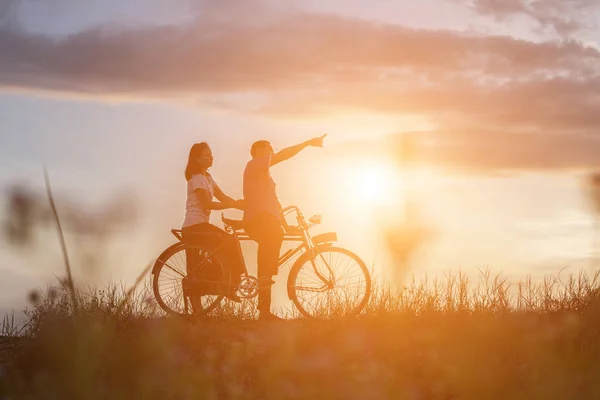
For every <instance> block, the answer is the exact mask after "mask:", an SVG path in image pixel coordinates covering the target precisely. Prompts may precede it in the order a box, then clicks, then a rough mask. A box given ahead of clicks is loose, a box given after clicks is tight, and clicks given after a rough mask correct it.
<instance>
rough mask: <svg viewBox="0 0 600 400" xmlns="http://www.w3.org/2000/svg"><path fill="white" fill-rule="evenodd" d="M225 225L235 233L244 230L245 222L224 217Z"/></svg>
mask: <svg viewBox="0 0 600 400" xmlns="http://www.w3.org/2000/svg"><path fill="white" fill-rule="evenodd" d="M222 219H223V223H224V224H225V225H227V226H230V227H231V229H233V230H234V231H241V230H243V229H244V221H240V220H238V219H229V218H225V217H223V218H222Z"/></svg>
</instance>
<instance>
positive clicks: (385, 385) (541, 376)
mask: <svg viewBox="0 0 600 400" xmlns="http://www.w3.org/2000/svg"><path fill="white" fill-rule="evenodd" d="M597 278H598V276H595V277H593V278H588V277H586V276H584V275H579V276H572V277H570V278H569V279H568V280H566V281H560V280H558V279H557V278H548V279H546V280H544V281H542V282H539V283H535V282H532V281H531V280H526V281H524V282H521V283H520V284H517V285H512V286H510V285H508V284H507V283H506V282H505V281H502V280H500V279H499V278H497V277H491V276H490V275H489V274H484V276H483V279H482V281H481V282H477V283H471V282H469V280H468V279H467V278H466V277H465V276H464V275H456V276H448V277H447V278H446V279H444V280H442V281H434V282H426V281H421V282H416V281H413V282H412V283H410V284H409V285H408V286H406V287H405V288H404V289H403V290H402V291H400V292H399V293H392V292H390V291H388V290H384V289H382V288H376V290H375V293H374V296H373V299H372V301H371V303H370V305H369V307H368V309H367V310H366V312H365V313H364V314H363V315H361V316H360V317H358V318H352V319H337V320H332V321H326V322H323V321H321V322H319V321H307V320H301V319H298V320H292V321H288V322H281V323H277V322H271V323H261V322H258V321H255V320H253V314H252V311H251V309H250V308H249V307H248V308H244V307H242V308H239V309H237V310H238V311H237V314H236V313H235V312H233V311H231V312H222V313H221V314H220V315H218V316H216V317H214V318H211V319H204V320H196V321H192V320H185V319H177V318H164V317H162V316H161V314H160V312H159V311H158V310H156V308H155V307H154V303H153V301H152V300H151V298H149V297H147V295H146V291H145V290H140V291H138V292H137V293H136V294H135V295H134V296H132V297H131V298H130V299H129V300H128V301H126V303H125V304H124V306H123V307H121V308H119V303H120V301H121V300H122V298H123V296H124V294H125V290H124V289H123V288H120V287H118V286H116V287H111V288H108V289H104V290H89V291H88V292H87V293H86V294H81V293H80V294H79V305H80V312H79V314H77V315H74V314H73V307H72V305H71V298H70V296H69V295H68V293H66V292H63V291H55V290H51V291H49V292H47V293H46V294H44V295H41V296H32V299H31V300H32V302H33V303H34V305H33V306H32V308H31V309H29V310H28V311H27V313H28V316H29V317H30V322H29V324H28V326H27V327H26V329H25V330H24V331H23V332H22V335H21V336H19V337H14V332H15V330H14V329H13V328H11V324H10V320H9V319H5V321H4V326H3V331H4V335H5V337H4V339H3V341H2V343H1V344H0V399H1V398H10V399H22V398H27V399H38V398H40V399H142V398H143V399H198V398H202V399H229V398H231V399H309V398H310V399H316V398H327V399H386V398H390V399H391V398H393V399H507V398H510V399H515V398H523V399H567V398H577V399H582V398H590V399H597V398H600V380H598V375H599V374H600V340H599V339H600V335H599V334H600V298H599V297H600V291H599V282H598V279H597ZM249 310H250V311H249ZM11 336H12V337H11Z"/></svg>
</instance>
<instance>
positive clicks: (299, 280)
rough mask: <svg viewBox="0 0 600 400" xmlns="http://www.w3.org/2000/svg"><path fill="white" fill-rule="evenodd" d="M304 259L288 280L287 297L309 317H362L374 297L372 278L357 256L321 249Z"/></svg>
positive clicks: (324, 247) (344, 251)
mask: <svg viewBox="0 0 600 400" xmlns="http://www.w3.org/2000/svg"><path fill="white" fill-rule="evenodd" d="M315 251H316V254H315V255H314V256H313V257H301V258H300V259H299V260H298V261H297V262H296V264H294V266H293V267H292V270H291V271H290V275H289V277H288V295H289V297H290V299H291V300H292V301H293V302H294V305H295V306H296V308H298V311H300V313H301V314H302V315H304V316H305V317H307V318H316V319H330V318H336V317H344V316H353V315H357V314H359V313H360V312H361V311H362V310H363V309H364V308H365V306H366V305H367V303H368V301H369V297H370V295H371V276H370V275H369V271H368V270H367V267H366V265H365V263H364V262H363V261H362V260H361V259H360V258H359V257H358V256H357V255H356V254H354V253H352V252H351V251H349V250H346V249H342V248H339V247H331V246H321V247H319V248H317V249H316V250H315Z"/></svg>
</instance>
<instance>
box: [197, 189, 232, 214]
mask: <svg viewBox="0 0 600 400" xmlns="http://www.w3.org/2000/svg"><path fill="white" fill-rule="evenodd" d="M194 193H196V197H197V198H198V200H199V201H200V204H201V205H202V207H203V208H208V209H209V210H225V209H227V208H231V205H230V204H228V203H227V202H221V201H219V202H217V201H212V199H211V197H210V194H209V193H208V191H207V190H204V189H196V190H194ZM230 200H231V199H230Z"/></svg>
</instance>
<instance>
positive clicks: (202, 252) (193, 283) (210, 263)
mask: <svg viewBox="0 0 600 400" xmlns="http://www.w3.org/2000/svg"><path fill="white" fill-rule="evenodd" d="M186 248H187V249H188V250H189V249H192V250H195V251H198V255H197V257H198V258H197V262H196V264H197V265H196V266H195V268H190V267H191V266H188V265H187V257H186V253H185V250H186ZM206 268H210V271H211V274H210V276H209V277H202V278H200V279H198V278H196V277H197V276H201V275H202V271H205V270H206ZM192 270H193V276H190V272H191V271H192ZM152 271H153V272H152V274H153V275H154V276H153V280H152V290H153V292H154V297H155V299H156V302H157V303H158V305H159V306H160V308H162V309H163V310H164V311H165V312H166V313H168V314H171V315H180V316H185V315H205V314H208V313H210V312H211V311H213V310H214V309H215V308H216V307H218V306H219V304H220V303H221V301H222V300H223V297H224V296H223V294H222V293H223V291H220V293H216V292H210V293H211V294H204V293H202V292H201V291H199V290H197V288H198V286H202V285H204V286H207V285H212V286H218V287H227V285H229V274H228V272H227V270H226V268H225V267H224V266H223V263H221V261H220V260H219V259H218V258H217V257H215V256H214V255H213V256H211V255H210V252H209V251H208V250H207V249H206V248H203V247H202V246H197V245H194V246H186V245H185V244H184V243H181V242H180V243H176V244H174V245H172V246H171V247H169V248H167V249H166V250H165V251H164V252H163V253H162V254H161V255H160V256H159V257H158V258H157V260H156V262H155V264H154V268H153V270H152Z"/></svg>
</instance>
